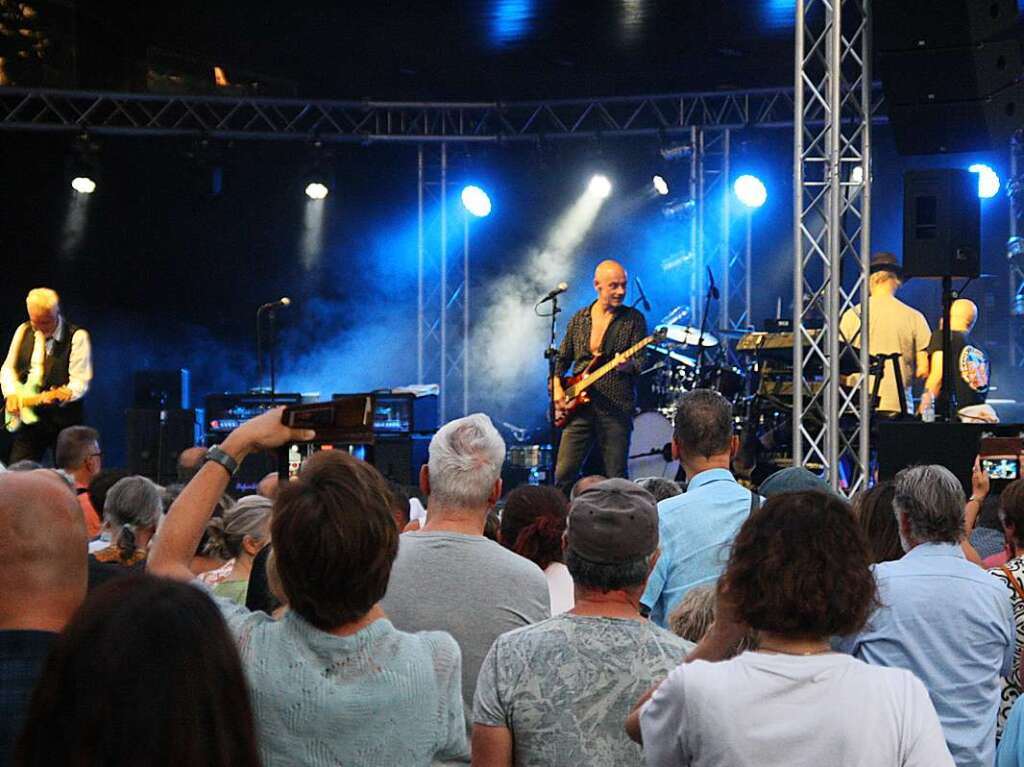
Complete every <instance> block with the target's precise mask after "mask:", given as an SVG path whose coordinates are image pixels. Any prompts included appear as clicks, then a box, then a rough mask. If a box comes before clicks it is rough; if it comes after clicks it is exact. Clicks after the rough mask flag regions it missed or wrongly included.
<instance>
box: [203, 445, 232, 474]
mask: <svg viewBox="0 0 1024 767" xmlns="http://www.w3.org/2000/svg"><path fill="white" fill-rule="evenodd" d="M206 460H207V461H213V462H214V463H219V464H220V465H221V466H223V467H224V468H225V469H226V470H227V473H228V476H229V477H233V476H235V474H236V473H237V472H238V461H236V460H235V459H234V458H232V457H231V456H230V455H228V454H227V453H225V452H224V451H223V450H221V449H220V446H219V445H214V446H213V447H211V448H209V449H208V450H207V451H206Z"/></svg>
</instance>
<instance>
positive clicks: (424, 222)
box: [416, 143, 469, 422]
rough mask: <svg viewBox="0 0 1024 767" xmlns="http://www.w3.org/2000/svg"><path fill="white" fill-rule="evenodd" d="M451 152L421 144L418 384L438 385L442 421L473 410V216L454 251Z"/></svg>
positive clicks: (465, 219)
mask: <svg viewBox="0 0 1024 767" xmlns="http://www.w3.org/2000/svg"><path fill="white" fill-rule="evenodd" d="M449 154H450V153H449V149H448V145H447V144H444V143H442V144H431V145H426V146H424V145H421V146H420V147H419V150H418V152H417V157H416V159H417V183H418V189H417V202H418V216H417V219H418V230H417V251H418V290H417V307H416V308H417V312H416V317H417V325H416V328H417V331H416V376H417V379H416V382H417V383H419V384H431V383H436V384H438V385H439V387H440V392H439V402H438V406H439V415H440V418H441V420H442V422H444V421H448V420H451V419H452V418H458V417H459V416H462V415H466V413H468V411H469V292H468V291H469V218H468V216H467V214H466V213H465V211H463V216H462V227H461V228H462V236H461V237H459V238H458V242H459V244H460V247H457V248H455V249H453V248H452V247H451V246H452V242H453V241H454V239H455V238H454V237H453V234H454V232H455V229H456V228H455V227H454V226H452V221H451V220H450V219H451V216H450V214H451V210H449V208H450V207H452V206H450V204H449V200H450V195H449V188H448V187H449V184H448V181H449V170H450V166H451V163H450V157H449ZM460 207H461V206H460ZM430 211H436V217H435V216H434V215H431V214H430ZM453 250H454V252H453Z"/></svg>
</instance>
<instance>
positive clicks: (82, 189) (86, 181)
mask: <svg viewBox="0 0 1024 767" xmlns="http://www.w3.org/2000/svg"><path fill="white" fill-rule="evenodd" d="M71 188H72V189H74V190H75V191H76V192H78V193H79V194H92V193H93V192H95V191H96V182H95V181H93V180H92V179H91V178H89V177H88V176H75V177H74V178H73V179H71Z"/></svg>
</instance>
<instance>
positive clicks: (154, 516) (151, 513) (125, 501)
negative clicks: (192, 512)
mask: <svg viewBox="0 0 1024 767" xmlns="http://www.w3.org/2000/svg"><path fill="white" fill-rule="evenodd" d="M162 495H163V490H162V489H161V487H160V486H159V485H158V484H156V483H155V482H153V480H151V479H148V478H146V477H142V476H138V475H135V476H131V477H124V478H123V479H119V480H118V481H117V482H115V483H114V485H113V487H111V488H110V490H108V491H107V498H106V500H105V501H104V502H103V519H104V521H106V522H107V524H109V525H110V526H111V527H113V528H115V529H117V528H121V527H124V526H125V525H127V526H129V527H139V528H148V527H156V524H157V522H158V521H159V519H160V514H161V512H162V511H163V498H162Z"/></svg>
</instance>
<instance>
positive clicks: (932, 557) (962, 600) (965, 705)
mask: <svg viewBox="0 0 1024 767" xmlns="http://www.w3.org/2000/svg"><path fill="white" fill-rule="evenodd" d="M895 490H896V495H895V498H894V501H893V506H894V508H895V509H896V518H897V521H898V523H899V529H900V540H901V542H902V543H903V549H904V551H906V552H907V553H906V554H905V555H904V556H903V558H902V559H898V560H896V561H895V562H883V563H881V564H878V565H875V568H874V571H875V581H876V583H877V584H878V596H879V603H880V607H878V609H877V610H876V611H875V613H874V615H873V616H872V617H871V619H870V620H869V621H868V624H867V626H866V627H865V628H864V629H863V630H862V631H861V632H860V633H859V634H857V635H856V636H851V637H845V638H843V639H842V640H839V642H838V645H837V646H838V649H840V650H842V651H844V652H848V653H851V654H852V655H855V656H856V657H858V658H860V659H861V660H863V661H866V662H868V663H873V664H875V665H879V666H894V667H898V668H904V669H907V670H909V671H912V672H913V673H914V674H915V675H916V676H917V677H918V678H919V679H920V680H921V681H922V682H924V685H925V687H927V688H928V694H929V695H930V696H931V699H932V703H933V704H934V705H935V710H936V712H938V715H939V720H940V721H941V722H942V730H943V733H944V734H945V736H946V743H947V745H948V746H949V750H950V753H952V755H953V759H954V760H955V761H956V763H957V765H959V767H967V765H972V766H973V765H989V764H992V761H993V758H994V756H995V745H996V713H997V711H998V708H999V699H1000V690H1001V680H1000V677H1001V676H1004V675H1006V674H1008V673H1009V672H1010V669H1011V667H1012V664H1013V653H1014V623H1013V611H1012V608H1011V606H1010V600H1009V598H1008V597H1007V594H1006V587H1005V586H1004V585H1003V584H1002V583H1001V582H1000V581H999V580H997V579H996V578H994V577H993V576H991V575H989V574H988V573H987V572H985V571H984V570H982V569H981V568H980V567H977V566H976V565H973V564H971V563H970V562H968V561H967V559H966V558H965V557H964V553H963V550H962V549H961V548H960V541H961V539H962V538H963V535H964V522H963V511H964V493H963V489H962V488H961V486H960V481H959V480H958V479H957V478H956V477H954V476H953V474H952V473H951V472H950V471H949V470H947V469H945V468H943V467H941V466H915V467H913V468H911V469H904V470H903V471H901V472H900V473H899V474H898V475H897V476H896V488H895Z"/></svg>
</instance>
